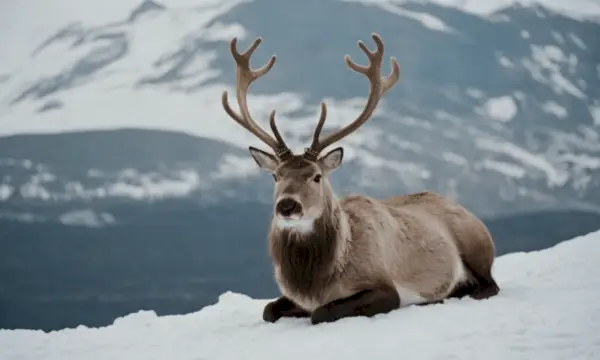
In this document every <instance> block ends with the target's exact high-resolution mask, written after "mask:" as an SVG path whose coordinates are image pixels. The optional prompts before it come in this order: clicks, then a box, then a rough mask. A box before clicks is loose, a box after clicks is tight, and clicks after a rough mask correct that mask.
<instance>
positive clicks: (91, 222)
mask: <svg viewBox="0 0 600 360" xmlns="http://www.w3.org/2000/svg"><path fill="white" fill-rule="evenodd" d="M59 221H60V222H61V223H62V224H64V225H76V226H89V227H99V226H103V225H105V224H112V223H114V222H115V218H114V217H113V216H112V215H111V214H109V213H106V212H102V213H97V212H96V211H94V210H92V209H78V210H72V211H69V212H67V213H64V214H62V215H60V216H59Z"/></svg>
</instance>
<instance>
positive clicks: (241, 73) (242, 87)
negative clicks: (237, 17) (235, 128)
mask: <svg viewBox="0 0 600 360" xmlns="http://www.w3.org/2000/svg"><path fill="white" fill-rule="evenodd" d="M261 42H262V38H260V37H259V38H257V39H256V40H254V42H252V44H251V45H250V46H249V47H248V49H247V50H246V51H244V52H242V53H240V52H239V51H238V50H237V38H235V37H234V38H233V39H232V40H231V42H230V44H229V46H230V51H231V55H232V56H233V59H234V60H235V62H236V65H237V70H236V97H237V101H238V105H239V108H240V112H241V114H239V113H236V112H235V111H233V109H232V108H231V106H230V105H229V100H228V93H227V90H225V91H223V95H222V96H221V103H222V104H223V108H224V109H225V111H226V112H227V114H228V115H229V116H230V117H231V118H232V119H233V120H235V121H236V122H237V123H238V124H239V125H241V126H242V127H243V128H244V129H246V130H248V131H249V132H251V133H252V134H254V135H255V136H256V137H258V138H259V139H260V140H262V141H263V142H264V143H265V144H267V145H268V146H269V147H271V149H273V151H275V153H276V155H277V156H279V157H280V158H282V159H283V158H286V157H287V156H288V155H290V154H291V151H290V150H289V148H288V146H287V145H286V143H285V142H284V141H283V138H282V137H281V135H280V134H279V132H278V131H277V133H276V135H275V137H276V138H275V139H274V138H273V137H272V136H271V135H269V134H268V133H267V132H266V131H264V130H263V129H262V128H261V127H260V126H259V125H258V124H257V123H256V122H255V121H254V119H252V116H251V115H250V111H249V110H248V103H247V96H248V88H249V87H250V85H251V84H252V83H253V82H254V81H255V80H256V79H258V78H260V77H261V76H263V75H265V74H266V73H267V72H269V71H270V70H271V68H272V67H273V65H274V64H275V60H276V57H275V55H272V56H271V58H269V60H268V61H267V63H266V64H265V65H263V66H262V67H260V68H258V69H252V68H251V67H250V58H251V57H252V54H253V53H254V51H255V50H256V48H257V47H258V46H259V45H260V43H261ZM271 116H272V117H273V120H272V121H274V116H275V112H274V111H273V112H272V113H271ZM271 128H273V126H271Z"/></svg>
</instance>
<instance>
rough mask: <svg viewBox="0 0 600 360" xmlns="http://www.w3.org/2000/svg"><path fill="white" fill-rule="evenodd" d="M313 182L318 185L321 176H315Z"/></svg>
mask: <svg viewBox="0 0 600 360" xmlns="http://www.w3.org/2000/svg"><path fill="white" fill-rule="evenodd" d="M313 180H314V182H316V183H318V182H321V174H317V175H315V177H314V179H313Z"/></svg>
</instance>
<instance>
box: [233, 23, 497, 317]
mask: <svg viewBox="0 0 600 360" xmlns="http://www.w3.org/2000/svg"><path fill="white" fill-rule="evenodd" d="M373 39H374V40H375V42H376V44H377V50H376V51H374V52H372V51H370V50H368V49H367V47H366V46H365V45H364V44H363V43H362V42H360V41H359V43H358V44H359V47H360V48H361V49H362V50H363V51H364V52H365V53H366V54H367V56H368V58H369V65H368V66H359V65H356V64H355V63H354V62H352V61H351V60H350V58H349V57H348V56H346V64H347V65H348V67H349V68H351V69H352V70H354V71H356V72H359V73H362V74H364V75H365V76H366V77H367V78H368V79H369V82H370V84H371V86H370V93H369V98H368V101H367V104H366V105H365V108H364V109H363V111H362V112H361V114H360V115H359V116H358V117H357V118H356V119H355V120H354V121H353V122H351V123H350V125H348V126H346V127H343V128H342V129H340V130H337V131H335V132H333V133H332V134H329V135H327V136H325V137H324V138H321V137H320V133H321V130H322V128H323V125H324V122H325V119H326V116H327V107H326V105H325V103H321V116H320V119H319V122H318V124H317V126H316V129H315V133H314V135H313V141H312V144H311V145H310V147H308V148H306V149H305V152H304V154H303V155H294V154H293V153H292V152H291V150H290V149H289V148H288V147H287V145H286V144H285V141H284V140H283V138H282V136H281V134H280V133H279V131H278V129H277V126H276V124H275V111H273V112H271V115H270V126H271V130H272V132H273V135H274V137H275V138H273V137H272V136H270V135H269V134H268V133H266V132H265V131H264V130H263V129H262V128H260V126H258V124H256V122H255V121H254V120H253V119H252V117H251V115H250V112H249V110H248V105H247V101H246V96H247V92H248V87H249V86H250V84H251V83H252V82H253V81H254V80H256V79H258V78H259V77H261V76H263V75H264V74H265V73H267V72H268V71H269V70H270V69H271V67H272V66H273V64H274V63H275V56H272V57H271V59H270V60H269V61H268V62H267V64H266V65H264V66H263V67H262V68H260V69H257V70H253V69H251V68H250V65H249V64H250V57H251V55H252V53H253V52H254V50H255V49H256V48H257V46H258V45H259V44H260V42H261V39H260V38H259V39H257V40H255V41H254V43H252V45H251V46H250V48H249V49H248V50H247V51H246V52H245V53H242V54H241V53H239V52H238V51H237V49H236V43H237V39H235V38H234V39H233V40H232V41H231V53H232V55H233V57H234V59H235V61H236V63H237V93H236V95H237V100H238V103H239V105H240V111H241V113H236V112H235V111H233V109H231V107H230V106H229V103H228V100H227V92H226V91H225V92H224V93H223V96H222V103H223V107H224V109H225V111H226V112H227V114H228V115H229V116H230V117H231V118H232V119H234V120H235V121H236V122H237V123H238V124H240V125H241V126H243V127H244V128H245V129H246V130H248V131H250V132H252V133H253V134H254V135H256V136H257V137H258V138H259V139H261V140H262V141H263V142H264V143H266V144H267V145H269V146H270V147H271V149H273V151H274V152H275V154H274V155H273V154H270V153H267V152H265V151H262V150H259V149H257V148H254V147H250V148H249V150H250V153H251V155H252V157H253V158H254V160H255V161H256V163H257V164H258V165H259V166H260V167H261V168H262V169H264V170H266V171H268V172H269V173H271V174H272V176H273V178H274V180H275V187H274V200H275V202H274V208H273V218H272V221H271V225H270V231H269V236H268V244H269V254H270V256H271V259H272V261H273V266H274V277H275V280H276V282H277V285H278V286H279V289H280V291H281V293H282V296H281V297H280V298H279V299H277V300H275V301H272V302H270V303H269V304H267V306H266V307H265V309H264V312H263V319H264V320H265V321H269V322H275V321H277V320H278V319H279V318H281V317H283V316H286V317H307V316H310V317H311V322H312V323H313V324H318V323H321V322H331V321H336V320H338V319H340V318H344V317H349V316H374V315H376V314H382V313H386V312H389V311H392V310H394V309H397V308H399V307H402V306H407V305H412V304H419V305H421V304H431V303H436V302H440V301H443V299H445V298H448V297H462V296H465V295H470V296H471V297H473V298H475V299H483V298H487V297H490V296H494V295H496V294H497V293H498V291H499V288H498V286H497V284H496V282H495V281H494V279H493V277H492V275H491V268H492V264H493V260H494V252H495V247H494V243H493V241H492V237H491V235H490V234H489V232H488V230H487V228H486V227H485V225H484V224H483V223H482V222H481V221H480V220H479V219H478V218H477V217H475V216H474V215H473V214H471V213H470V212H469V211H468V210H467V209H465V208H464V207H462V206H460V205H459V204H457V203H456V202H454V201H452V200H450V199H447V198H445V197H443V196H441V195H438V194H435V193H432V192H422V193H417V194H411V195H405V196H396V197H392V198H387V199H381V200H378V199H374V198H371V197H369V196H363V195H351V196H347V197H344V198H342V199H337V198H336V197H335V196H334V194H333V189H332V188H331V185H330V183H329V181H328V179H327V177H328V175H329V174H331V173H332V172H333V171H334V170H335V169H337V168H338V167H339V166H340V165H341V162H342V158H343V149H342V148H341V147H338V148H336V149H334V150H332V151H330V152H329V153H327V154H325V155H322V156H320V157H319V154H320V153H321V151H322V150H323V149H325V148H326V147H327V146H329V145H331V144H333V143H334V142H336V141H339V140H340V139H342V138H344V137H345V136H347V135H349V134H350V133H352V132H353V131H355V130H356V129H358V128H359V127H360V126H361V125H362V124H363V123H365V122H366V121H367V120H368V119H369V118H370V116H371V115H372V113H373V111H374V110H375V108H376V106H377V103H378V102H379V99H380V98H381V97H382V96H383V95H384V94H385V93H386V92H387V91H388V90H389V89H390V88H392V87H393V86H394V84H395V83H396V82H397V81H398V79H399V65H398V63H397V62H396V60H395V59H394V58H392V59H391V60H392V61H391V64H392V71H391V73H390V74H389V75H388V76H387V77H385V78H382V77H381V74H380V68H381V60H382V56H383V42H382V40H381V38H380V37H379V36H378V35H377V34H373Z"/></svg>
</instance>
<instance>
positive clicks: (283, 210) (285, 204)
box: [276, 198, 302, 216]
mask: <svg viewBox="0 0 600 360" xmlns="http://www.w3.org/2000/svg"><path fill="white" fill-rule="evenodd" d="M301 209H302V206H301V205H300V204H299V203H298V202H297V201H296V200H294V199H292V198H284V199H281V200H279V201H278V202H277V207H276V210H277V212H278V213H279V214H280V215H283V216H290V215H292V214H294V213H299V212H300V210H301Z"/></svg>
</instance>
